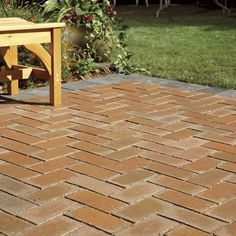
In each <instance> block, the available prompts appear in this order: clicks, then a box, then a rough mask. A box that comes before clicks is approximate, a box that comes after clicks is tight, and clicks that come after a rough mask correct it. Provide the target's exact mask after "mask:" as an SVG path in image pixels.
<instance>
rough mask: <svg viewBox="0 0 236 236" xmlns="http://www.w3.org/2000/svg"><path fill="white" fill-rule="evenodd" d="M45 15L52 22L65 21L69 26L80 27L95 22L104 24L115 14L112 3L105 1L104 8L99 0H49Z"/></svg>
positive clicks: (46, 3) (45, 7)
mask: <svg viewBox="0 0 236 236" xmlns="http://www.w3.org/2000/svg"><path fill="white" fill-rule="evenodd" d="M43 7H44V11H43V15H44V16H45V18H47V19H49V20H52V21H65V22H66V23H67V24H68V25H74V26H79V25H80V24H87V23H91V22H93V21H99V22H100V23H102V22H103V21H104V20H105V18H107V17H108V16H109V17H112V16H113V14H114V12H113V10H112V7H111V6H110V2H109V1H108V0H105V1H104V3H103V7H101V6H100V4H99V2H98V0H47V1H46V2H45V3H44V5H43Z"/></svg>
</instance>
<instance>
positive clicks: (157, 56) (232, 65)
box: [118, 7, 236, 89]
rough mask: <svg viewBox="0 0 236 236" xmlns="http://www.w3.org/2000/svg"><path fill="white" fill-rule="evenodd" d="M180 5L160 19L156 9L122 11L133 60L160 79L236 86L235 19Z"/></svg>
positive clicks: (135, 63)
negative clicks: (185, 8) (184, 7)
mask: <svg viewBox="0 0 236 236" xmlns="http://www.w3.org/2000/svg"><path fill="white" fill-rule="evenodd" d="M181 8H182V7H180V8H175V9H174V8H170V9H168V10H166V11H165V13H163V15H162V16H161V18H160V19H156V18H155V17H153V15H152V14H153V12H154V10H153V9H152V10H151V9H148V10H147V9H145V8H139V9H138V8H136V9H135V8H134V7H133V8H131V10H132V9H135V10H134V12H133V13H132V14H131V12H132V11H127V8H126V10H125V8H120V9H118V13H120V15H121V17H122V18H123V19H124V22H125V23H126V24H127V25H128V26H129V30H128V31H127V39H126V43H127V45H128V50H129V51H130V52H131V53H132V54H133V57H132V63H133V64H134V65H136V66H139V67H144V68H146V69H147V70H149V71H150V73H151V75H152V76H155V77H162V78H167V79H171V80H178V81H185V82H188V83H196V84H202V85H209V86H214V87H224V88H233V89H236V18H235V17H231V18H228V17H225V16H222V14H221V12H219V11H210V12H207V11H204V10H202V9H200V8H187V11H186V10H185V11H184V9H181ZM135 11H136V12H135ZM178 11H180V12H178Z"/></svg>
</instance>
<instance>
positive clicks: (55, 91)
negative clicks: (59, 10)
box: [0, 18, 64, 105]
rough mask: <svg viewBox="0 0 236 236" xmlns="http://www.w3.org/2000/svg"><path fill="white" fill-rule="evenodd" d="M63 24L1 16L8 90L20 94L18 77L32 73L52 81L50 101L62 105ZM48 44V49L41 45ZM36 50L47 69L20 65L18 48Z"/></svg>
mask: <svg viewBox="0 0 236 236" xmlns="http://www.w3.org/2000/svg"><path fill="white" fill-rule="evenodd" d="M62 27H64V23H32V22H28V21H26V20H23V19H21V18H0V59H2V60H3V61H4V62H5V64H6V69H5V70H0V81H7V83H8V93H9V94H11V95H17V94H18V90H19V88H18V81H19V79H28V78H29V76H33V77H35V78H39V79H46V80H49V81H50V104H51V105H59V104H61V28H62ZM44 43H46V44H49V52H48V51H47V50H46V49H45V48H44V47H43V46H42V45H41V44H44ZM20 45H23V46H24V47H25V48H26V49H28V50H29V51H31V52H33V53H34V54H35V55H36V56H37V57H38V58H39V59H40V60H41V62H42V64H43V65H44V68H43V69H42V68H33V67H28V66H24V65H19V64H18V53H17V47H18V46H20Z"/></svg>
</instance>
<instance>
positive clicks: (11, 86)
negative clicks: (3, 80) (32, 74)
mask: <svg viewBox="0 0 236 236" xmlns="http://www.w3.org/2000/svg"><path fill="white" fill-rule="evenodd" d="M7 93H8V94H10V95H12V96H15V95H18V94H19V80H11V81H8V82H7Z"/></svg>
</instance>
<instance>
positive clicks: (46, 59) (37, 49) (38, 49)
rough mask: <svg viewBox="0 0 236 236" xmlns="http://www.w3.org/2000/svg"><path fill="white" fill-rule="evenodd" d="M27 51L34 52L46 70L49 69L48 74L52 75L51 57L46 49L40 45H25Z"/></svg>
mask: <svg viewBox="0 0 236 236" xmlns="http://www.w3.org/2000/svg"><path fill="white" fill-rule="evenodd" d="M24 47H25V48H26V49H28V50H29V51H31V52H33V53H34V54H35V55H36V56H37V57H38V58H39V59H40V60H41V62H42V63H43V64H44V66H45V68H46V69H47V71H48V73H49V74H50V75H51V74H52V70H51V56H50V54H49V53H48V52H47V51H46V49H45V48H44V47H43V46H42V45H40V44H30V45H24Z"/></svg>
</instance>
